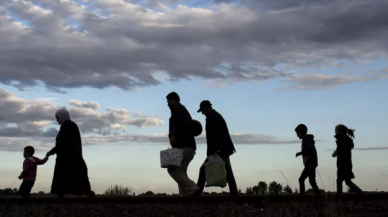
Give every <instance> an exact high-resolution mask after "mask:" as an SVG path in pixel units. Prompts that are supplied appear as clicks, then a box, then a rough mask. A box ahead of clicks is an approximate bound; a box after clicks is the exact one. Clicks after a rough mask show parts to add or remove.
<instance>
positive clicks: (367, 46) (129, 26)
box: [0, 0, 388, 92]
mask: <svg viewBox="0 0 388 217" xmlns="http://www.w3.org/2000/svg"><path fill="white" fill-rule="evenodd" d="M138 2H139V1H133V3H138ZM160 2H161V3H163V2H164V3H169V4H170V3H179V2H180V3H182V2H181V1H179V2H178V1H173V0H172V1H160ZM223 2H224V3H230V1H223ZM271 2H272V3H271ZM216 3H221V1H220V0H217V1H216ZM242 3H243V4H242V5H241V6H238V5H235V4H217V5H215V6H214V10H210V9H205V8H199V7H198V8H189V7H186V6H182V5H179V6H178V7H177V8H169V7H167V6H166V5H163V4H158V11H162V12H158V11H154V10H150V9H145V8H142V7H140V6H138V5H136V4H132V3H131V2H130V1H127V2H126V1H122V0H104V1H89V2H88V3H86V6H82V5H79V4H77V3H76V2H73V1H52V0H31V1H11V0H4V1H1V2H0V25H1V26H2V28H1V29H0V35H1V36H2V37H1V38H0V47H1V50H2V52H1V54H0V72H1V73H0V82H1V83H3V84H7V85H14V86H16V87H18V88H21V89H22V88H28V87H32V86H36V85H39V83H43V84H44V85H46V86H47V88H48V89H49V90H52V91H56V92H64V91H65V90H63V89H65V88H77V87H93V88H106V87H111V86H115V87H119V88H121V89H124V90H132V89H136V88H139V87H147V86H153V85H159V84H160V83H161V82H160V81H159V80H157V79H156V78H155V76H154V75H155V73H157V72H164V73H166V74H168V76H169V80H180V79H193V78H205V79H210V80H223V81H225V82H248V81H253V82H254V81H265V80H268V79H281V80H283V81H286V82H291V84H290V85H291V86H290V87H285V88H284V89H311V88H310V87H309V86H308V85H307V86H306V84H305V83H304V82H303V80H304V79H303V78H300V77H299V76H306V77H307V78H308V79H310V80H313V82H314V83H319V84H320V85H319V86H318V87H319V88H328V87H329V88H331V87H333V86H336V85H340V84H344V83H352V82H362V81H366V80H369V79H376V78H380V77H382V78H384V76H375V77H373V76H372V75H368V76H369V77H367V78H364V77H361V78H359V77H355V78H352V77H348V78H343V77H339V79H341V81H340V82H338V81H336V80H335V79H336V77H334V79H333V80H335V81H334V84H333V83H330V82H329V83H326V82H325V81H327V77H325V76H310V75H304V74H299V73H297V75H295V72H293V73H290V71H289V70H288V69H289V68H303V67H307V66H308V67H322V66H326V65H334V66H336V65H340V64H342V63H341V62H342V61H360V60H365V59H371V58H384V59H385V58H386V50H387V49H388V44H387V41H386V38H388V22H387V20H388V13H386V11H387V10H388V2H387V1H384V0H372V1H370V0H354V1H344V0H337V1H335V0H330V1H329V0H326V1H312V0H311V1H308V0H303V1H296V0H293V1H292V0H289V1H286V0H283V1H269V0H265V1H260V3H253V1H251V2H249V1H242ZM249 3H251V4H249ZM148 4H155V1H148ZM252 4H255V5H256V6H257V4H261V5H263V6H261V7H259V9H260V10H258V7H256V6H255V5H252ZM37 5H38V6H37ZM344 79H345V80H346V81H345V80H344ZM322 80H323V81H322ZM295 83H296V84H295Z"/></svg>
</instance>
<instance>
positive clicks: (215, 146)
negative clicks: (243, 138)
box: [197, 100, 238, 196]
mask: <svg viewBox="0 0 388 217" xmlns="http://www.w3.org/2000/svg"><path fill="white" fill-rule="evenodd" d="M199 107H200V108H199V110H198V112H202V114H203V115H205V116H206V142H207V157H210V156H212V155H215V154H217V155H218V156H220V157H221V159H222V160H223V161H224V162H225V170H226V181H227V182H228V185H229V191H230V192H229V193H230V195H232V196H236V195H238V189H237V184H236V180H235V179H234V175H233V171H232V166H231V164H230V159H229V157H230V156H231V155H232V154H234V153H235V152H236V149H235V148H234V145H233V142H232V139H231V137H230V134H229V130H228V126H227V124H226V122H225V120H224V118H223V117H222V115H221V114H220V113H218V112H217V111H216V110H214V109H213V108H212V104H211V103H210V102H209V101H208V100H204V101H202V102H201V104H200V106H199ZM207 162H208V158H206V160H205V162H204V164H203V165H202V166H201V169H200V171H199V178H198V182H197V185H198V187H199V188H200V192H201V194H202V191H203V189H204V187H205V183H206V174H205V166H204V165H205V163H207Z"/></svg>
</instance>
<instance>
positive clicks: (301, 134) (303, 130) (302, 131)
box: [295, 124, 307, 139]
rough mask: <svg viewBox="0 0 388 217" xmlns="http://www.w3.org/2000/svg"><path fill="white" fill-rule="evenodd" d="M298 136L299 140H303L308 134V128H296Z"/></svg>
mask: <svg viewBox="0 0 388 217" xmlns="http://www.w3.org/2000/svg"><path fill="white" fill-rule="evenodd" d="M295 132H296V135H297V136H298V138H299V139H302V138H303V137H304V136H305V135H306V134H307V127H306V125H304V124H299V125H298V126H297V127H296V128H295Z"/></svg>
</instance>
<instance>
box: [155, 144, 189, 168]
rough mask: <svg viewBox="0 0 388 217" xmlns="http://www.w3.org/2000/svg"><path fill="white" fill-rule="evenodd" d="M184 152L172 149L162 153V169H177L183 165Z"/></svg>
mask: <svg viewBox="0 0 388 217" xmlns="http://www.w3.org/2000/svg"><path fill="white" fill-rule="evenodd" d="M182 159H183V150H182V149H179V148H171V149H167V150H163V151H160V165H161V167H162V168H171V167H177V168H180V167H181V165H182Z"/></svg>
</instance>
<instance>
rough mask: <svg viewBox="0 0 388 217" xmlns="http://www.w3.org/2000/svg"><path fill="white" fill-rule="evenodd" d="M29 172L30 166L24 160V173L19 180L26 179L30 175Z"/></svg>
mask: <svg viewBox="0 0 388 217" xmlns="http://www.w3.org/2000/svg"><path fill="white" fill-rule="evenodd" d="M29 170H30V164H29V163H27V161H26V160H24V162H23V171H22V172H21V173H20V176H19V177H18V178H19V179H22V178H24V177H26V175H27V174H28V172H29Z"/></svg>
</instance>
